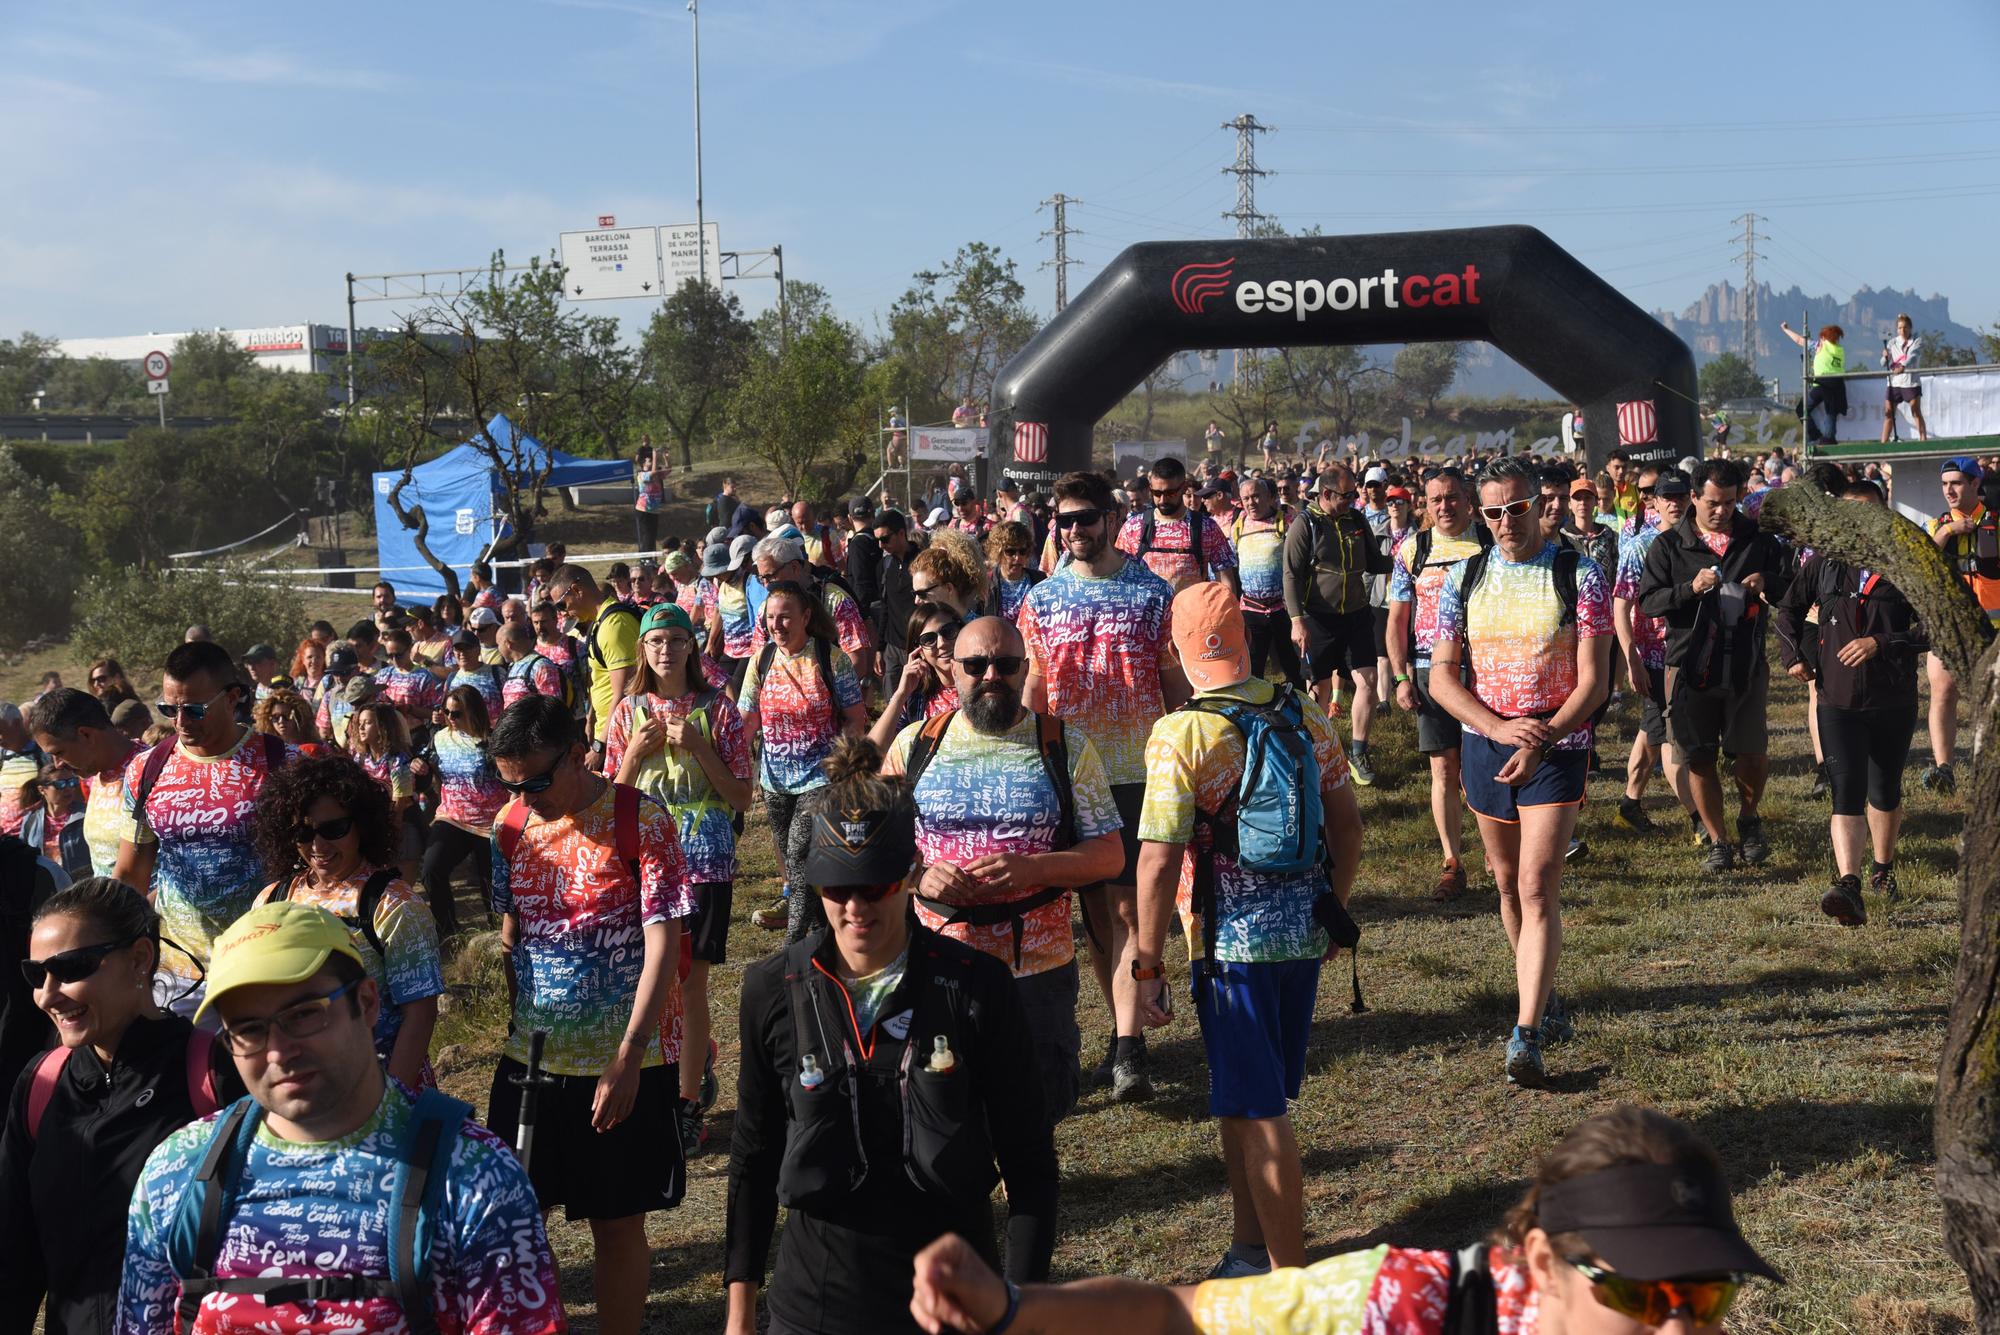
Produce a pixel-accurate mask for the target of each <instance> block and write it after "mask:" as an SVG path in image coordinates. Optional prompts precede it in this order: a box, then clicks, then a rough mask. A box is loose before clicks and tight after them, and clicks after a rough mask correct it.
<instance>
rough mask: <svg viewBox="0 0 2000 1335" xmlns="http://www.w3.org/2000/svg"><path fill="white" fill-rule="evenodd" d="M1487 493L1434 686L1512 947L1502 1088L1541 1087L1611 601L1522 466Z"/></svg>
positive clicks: (1489, 479) (1448, 594)
mask: <svg viewBox="0 0 2000 1335" xmlns="http://www.w3.org/2000/svg"><path fill="white" fill-rule="evenodd" d="M1478 496H1479V501H1480V507H1479V513H1480V515H1481V516H1482V517H1483V518H1484V519H1485V520H1486V523H1487V526H1488V527H1489V528H1491V529H1492V531H1493V544H1494V545H1493V549H1492V550H1491V551H1489V552H1486V553H1484V554H1483V555H1480V556H1473V557H1470V558H1468V559H1467V560H1466V561H1465V562H1464V563H1463V564H1461V565H1460V566H1459V568H1458V570H1457V572H1456V573H1455V574H1454V575H1453V577H1452V578H1451V579H1450V580H1448V581H1447V582H1446V583H1445V585H1444V587H1443V590H1442V592H1441V593H1440V594H1439V597H1438V624H1437V638H1436V641H1435V643H1434V644H1433V645H1432V649H1431V676H1430V685H1431V690H1432V692H1433V694H1434V695H1435V696H1436V699H1437V702H1438V703H1439V704H1440V705H1442V706H1443V707H1444V708H1445V709H1446V710H1447V711H1449V712H1450V713H1451V714H1452V715H1453V717H1455V718H1457V719H1458V720H1459V722H1460V723H1461V724H1462V725H1463V727H1464V730H1465V736H1464V738H1463V739H1462V743H1461V747H1460V764H1459V772H1460V775H1461V777H1462V779H1463V781H1464V784H1465V802H1466V805H1467V806H1469V807H1471V808H1472V812H1473V815H1474V816H1475V817H1476V818H1477V819H1478V822H1479V837H1480V842H1481V843H1482V844H1483V845H1484V846H1485V850H1486V865H1487V867H1488V868H1489V869H1490V870H1491V871H1492V873H1493V880H1494V882H1495V885H1496V886H1497V888H1498V889H1499V892H1500V920H1501V923H1502V925H1503V926H1504V927H1505V928H1506V931H1507V941H1508V944H1509V945H1510V946H1512V947H1513V950H1514V976H1515V986H1516V991H1517V994H1518V995H1517V1000H1518V1007H1517V1011H1516V1016H1515V1022H1514V1028H1513V1031H1512V1033H1511V1034H1510V1035H1509V1037H1508V1040H1507V1065H1506V1070H1507V1081H1508V1083H1509V1084H1516V1085H1525V1086H1528V1087H1530V1088H1536V1089H1539V1088H1541V1087H1542V1086H1543V1085H1544V1084H1546V1083H1547V1076H1546V1075H1545V1074H1544V1072H1543V1069H1542V1048H1541V1045H1542V1040H1543V1038H1544V1036H1545V1035H1544V1030H1545V1029H1550V1030H1554V1031H1555V1032H1553V1033H1550V1034H1548V1035H1547V1036H1548V1037H1552V1038H1553V1037H1557V1036H1559V1035H1560V1033H1561V1032H1562V1030H1563V1028H1564V1027H1565V1025H1566V1021H1564V1020H1563V1018H1562V1015H1561V1009H1560V1007H1558V1006H1556V1005H1555V1004H1554V1003H1553V1001H1552V996H1553V990H1554V982H1555V971H1556V961H1557V958H1558V956H1559V955H1560V953H1561V950H1562V919H1561V916H1560V913H1561V909H1560V903H1559V899H1558V892H1559V891H1560V889H1561V886H1562V872H1563V857H1564V854H1565V852H1566V851H1567V849H1568V847H1569V842H1570V837H1571V836H1572V835H1573V834H1575V833H1576V822H1577V817H1578V815H1579V814H1580V812H1581V809H1582V806H1583V789H1584V776H1585V770H1586V767H1587V765H1588V762H1589V753H1590V741H1591V724H1590V720H1591V716H1592V715H1593V714H1594V713H1595V712H1596V710H1597V707H1598V706H1599V705H1600V704H1602V703H1603V702H1604V699H1605V697H1606V696H1607V695H1608V694H1609V692H1610V672H1611V664H1610V657H1611V642H1612V635H1611V592H1610V584H1609V581H1608V579H1607V578H1606V576H1605V573H1604V571H1603V570H1601V569H1599V568H1598V565H1597V563H1596V562H1594V561H1592V560H1590V558H1588V557H1584V556H1579V555H1577V554H1576V553H1574V552H1569V551H1563V550H1562V549H1560V548H1559V547H1558V546H1557V545H1556V544H1555V543H1554V542H1551V541H1548V540H1547V539H1546V538H1545V537H1544V536H1543V529H1542V515H1543V509H1544V503H1543V501H1542V498H1541V495H1540V489H1539V487H1538V485H1537V478H1536V475H1535V470H1534V468H1533V467H1532V466H1531V465H1529V464H1528V463H1527V462H1526V461H1524V460H1521V459H1512V458H1501V459H1497V460H1495V461H1494V462H1493V463H1491V464H1488V465H1487V466H1486V469H1485V471H1483V472H1482V473H1481V474H1480V476H1479V486H1478ZM1566 585H1567V587H1565V586H1566ZM1462 668H1469V669H1470V671H1469V681H1468V679H1467V675H1462Z"/></svg>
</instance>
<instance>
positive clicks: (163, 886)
mask: <svg viewBox="0 0 2000 1335" xmlns="http://www.w3.org/2000/svg"><path fill="white" fill-rule="evenodd" d="M242 691H243V685H242V682H241V680H240V679H239V678H238V677H237V675H236V665H235V664H234V663H232V662H231V661H230V659H229V654H228V653H227V652H226V651H225V650H224V649H223V648H222V646H220V645H218V644H214V643H212V642H209V641H197V642H196V643H193V644H183V645H180V646H178V647H177V648H175V650H174V651H173V652H172V653H170V654H168V655H167V662H166V675H165V680H164V681H163V682H162V683H161V685H160V701H159V703H158V704H157V705H155V706H154V708H155V709H157V710H158V711H159V713H160V714H161V716H162V717H164V718H166V719H167V720H168V721H169V722H171V723H172V724H173V725H174V735H173V736H171V737H169V738H167V739H166V740H164V741H162V742H160V743H159V745H158V746H157V747H153V748H150V749H148V750H146V751H143V752H140V753H139V754H137V755H135V756H133V757H132V759H131V761H130V762H129V763H127V765H126V767H125V782H124V785H123V800H124V804H125V814H126V817H127V824H126V827H125V830H124V832H123V834H122V835H121V837H120V841H119V844H118V865H117V871H116V873H115V874H116V876H117V878H118V879H119V880H121V881H123V882H125V884H127V885H129V886H131V887H133V888H134V889H136V890H140V891H150V892H151V894H152V896H153V904H154V907H155V908H156V909H157V910H158V911H159V915H160V924H161V931H162V934H163V935H164V936H165V938H166V939H167V940H168V941H171V942H172V943H173V944H174V945H175V946H176V947H178V948H179V949H178V950H168V951H166V952H164V953H163V955H162V957H161V960H160V973H159V975H158V979H157V981H156V983H155V995H156V996H157V997H158V999H159V1002H160V1004H161V1005H163V1006H168V1007H170V1008H172V1009H173V1010H174V1012H175V1013H176V1014H180V1015H191V1014H193V1013H194V1012H195V1011H196V1010H197V1009H198V1008H199V1006H200V1004H201V999H202V982H201V978H202V971H203V970H204V968H205V967H206V966H207V963H208V955H209V948H210V946H211V944H212V943H213V942H214V940H215V938H216V937H218V936H220V935H221V934H222V931H223V929H224V928H226V927H228V926H229V924H230V923H232V922H234V921H236V919H237V918H239V917H241V916H242V915H243V912H244V911H245V910H246V909H248V908H249V907H250V904H251V902H252V901H253V900H254V899H255V898H256V897H257V891H258V890H260V889H262V888H263V882H264V877H263V864H262V860H261V859H260V858H259V857H258V855H257V849H256V844H255V841H254V839H253V836H252V832H251V819H250V818H251V814H252V812H253V811H254V810H255V809H256V805H257V797H258V795H259V794H260V793H262V792H263V790H264V784H265V782H266V781H267V780H268V779H269V778H270V777H271V775H272V773H273V772H274V771H275V770H276V769H278V768H279V767H281V766H282V765H284V764H285V763H286V762H287V761H289V760H294V759H297V752H295V751H294V750H292V749H291V748H290V747H287V746H286V745H285V744H284V743H282V742H280V741H278V739H277V738H275V737H270V736H266V735H265V734H263V733H259V732H256V731H254V730H252V729H250V728H246V727H244V726H243V725H241V724H239V723H238V722H237V721H236V701H237V697H238V696H239V695H240V694H241V693H242Z"/></svg>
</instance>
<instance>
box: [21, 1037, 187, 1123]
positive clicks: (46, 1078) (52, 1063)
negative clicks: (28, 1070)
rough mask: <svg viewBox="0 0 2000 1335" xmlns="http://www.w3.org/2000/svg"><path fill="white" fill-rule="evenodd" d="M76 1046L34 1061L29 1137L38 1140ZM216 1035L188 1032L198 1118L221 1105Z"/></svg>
mask: <svg viewBox="0 0 2000 1335" xmlns="http://www.w3.org/2000/svg"><path fill="white" fill-rule="evenodd" d="M75 1051H76V1049H75V1048H67V1047H62V1046H57V1047H53V1048H50V1049H49V1050H48V1051H47V1052H45V1053H43V1054H42V1059H41V1060H40V1061H38V1062H36V1063H35V1073H34V1075H32V1076H30V1077H29V1084H28V1110H27V1111H28V1117H27V1124H28V1139H29V1140H33V1139H35V1137H36V1135H37V1133H39V1132H40V1131H41V1129H42V1118H43V1117H44V1116H45V1115H47V1113H48V1111H49V1102H50V1101H51V1100H52V1099H54V1098H55V1096H56V1084H57V1082H58V1081H60V1080H61V1079H62V1073H63V1068H64V1067H65V1066H68V1065H69V1059H70V1054H71V1053H73V1052H75ZM214 1052H215V1035H214V1034H212V1033H210V1032H209V1031H208V1030H206V1029H197V1030H195V1031H194V1032H193V1033H191V1034H189V1035H188V1043H187V1089H188V1098H189V1100H190V1101H191V1102H192V1103H193V1104H194V1115H195V1116H196V1117H197V1118H202V1117H206V1116H208V1115H209V1114H210V1113H212V1112H214V1111H215V1110H216V1109H217V1108H219V1107H221V1106H222V1105H221V1104H220V1103H219V1102H217V1100H216V1095H215V1067H214V1064H213V1056H214Z"/></svg>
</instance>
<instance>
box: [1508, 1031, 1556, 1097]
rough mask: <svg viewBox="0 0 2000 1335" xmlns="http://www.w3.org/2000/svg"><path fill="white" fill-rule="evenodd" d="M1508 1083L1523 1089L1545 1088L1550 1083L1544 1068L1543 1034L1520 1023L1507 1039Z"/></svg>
mask: <svg viewBox="0 0 2000 1335" xmlns="http://www.w3.org/2000/svg"><path fill="white" fill-rule="evenodd" d="M1507 1083H1508V1084H1510V1085H1519V1086H1521V1087H1522V1088H1523V1089H1545V1088H1547V1087H1548V1083H1549V1077H1548V1072H1546V1071H1544V1070H1543V1069H1542V1037H1541V1035H1540V1034H1538V1033H1536V1032H1535V1031H1534V1030H1532V1029H1523V1028H1522V1027H1521V1026H1520V1025H1518V1024H1517V1025H1515V1026H1514V1032H1513V1034H1512V1035H1510V1036H1509V1037H1508V1039H1507Z"/></svg>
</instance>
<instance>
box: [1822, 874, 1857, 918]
mask: <svg viewBox="0 0 2000 1335" xmlns="http://www.w3.org/2000/svg"><path fill="white" fill-rule="evenodd" d="M1819 911H1820V912H1821V913H1824V914H1825V915H1826V916H1827V917H1829V918H1831V919H1833V920H1834V921H1835V922H1837V923H1839V924H1840V925H1841V926H1842V927H1859V926H1861V924H1863V923H1865V922H1867V921H1868V906H1867V905H1866V904H1864V903H1862V902H1861V878H1860V877H1859V876H1843V877H1841V878H1840V879H1839V880H1837V881H1835V882H1834V883H1833V887H1832V888H1831V889H1829V890H1828V891H1827V892H1826V893H1825V894H1824V895H1821V896H1820V901H1819Z"/></svg>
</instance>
